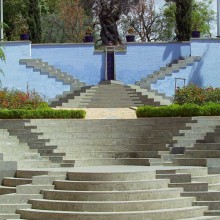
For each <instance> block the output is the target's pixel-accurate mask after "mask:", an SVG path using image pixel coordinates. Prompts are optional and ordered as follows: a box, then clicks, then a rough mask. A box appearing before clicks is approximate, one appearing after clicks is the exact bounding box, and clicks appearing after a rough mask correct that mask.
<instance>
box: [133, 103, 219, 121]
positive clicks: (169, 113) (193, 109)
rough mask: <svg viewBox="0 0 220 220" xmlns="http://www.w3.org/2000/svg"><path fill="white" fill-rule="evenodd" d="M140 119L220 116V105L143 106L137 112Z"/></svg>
mask: <svg viewBox="0 0 220 220" xmlns="http://www.w3.org/2000/svg"><path fill="white" fill-rule="evenodd" d="M136 115H137V117H138V118H145V117H191V116H220V104H219V103H207V104H206V105H203V106H199V105H195V104H184V105H176V104H174V105H170V106H161V107H153V106H142V107H139V108H138V109H137V111H136Z"/></svg>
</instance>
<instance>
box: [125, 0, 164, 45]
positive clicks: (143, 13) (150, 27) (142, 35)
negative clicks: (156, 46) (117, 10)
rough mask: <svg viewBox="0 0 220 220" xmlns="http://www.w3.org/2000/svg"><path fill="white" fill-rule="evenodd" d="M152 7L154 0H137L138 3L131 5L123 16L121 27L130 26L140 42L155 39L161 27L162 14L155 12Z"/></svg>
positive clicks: (153, 6)
mask: <svg viewBox="0 0 220 220" xmlns="http://www.w3.org/2000/svg"><path fill="white" fill-rule="evenodd" d="M154 9H155V2H154V0H139V2H138V4H136V5H133V6H132V7H131V9H130V12H129V13H128V14H127V15H126V16H124V18H123V21H122V22H123V23H124V25H122V27H123V29H126V30H128V29H129V27H132V28H133V29H134V30H135V33H136V35H138V40H140V41H141V42H146V41H152V40H153V41H156V40H157V39H158V37H159V34H158V33H159V32H161V29H163V27H162V25H161V16H162V14H161V13H156V12H155V10H154Z"/></svg>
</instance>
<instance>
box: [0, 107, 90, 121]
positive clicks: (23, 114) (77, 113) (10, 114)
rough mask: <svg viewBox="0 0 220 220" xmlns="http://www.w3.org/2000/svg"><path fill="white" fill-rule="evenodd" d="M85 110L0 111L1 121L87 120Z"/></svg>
mask: <svg viewBox="0 0 220 220" xmlns="http://www.w3.org/2000/svg"><path fill="white" fill-rule="evenodd" d="M85 116H86V112H85V111H83V110H53V109H36V110H26V109H14V110H8V109H3V110H0V118H1V119H38V118H39V119H40V118H78V119H79V118H85Z"/></svg>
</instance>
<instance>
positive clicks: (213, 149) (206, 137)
mask: <svg viewBox="0 0 220 220" xmlns="http://www.w3.org/2000/svg"><path fill="white" fill-rule="evenodd" d="M193 119H194V120H197V123H193V124H187V126H190V127H191V129H190V130H184V131H180V132H182V136H177V137H174V140H177V143H175V144H171V145H170V147H171V151H170V152H171V155H170V159H171V160H170V161H172V164H174V165H178V166H207V167H208V168H209V172H210V173H220V165H219V164H220V163H219V162H220V153H219V150H220V147H219V143H220V132H219V126H220V117H219V116H215V117H193ZM164 157H166V156H164ZM165 160H166V159H164V161H165Z"/></svg>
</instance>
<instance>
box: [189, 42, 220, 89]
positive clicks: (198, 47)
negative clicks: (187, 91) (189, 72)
mask: <svg viewBox="0 0 220 220" xmlns="http://www.w3.org/2000/svg"><path fill="white" fill-rule="evenodd" d="M191 53H192V56H201V57H202V60H201V62H200V63H199V66H198V67H197V69H196V71H195V73H194V81H196V82H197V84H198V85H199V86H213V87H220V39H218V38H217V39H192V41H191Z"/></svg>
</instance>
